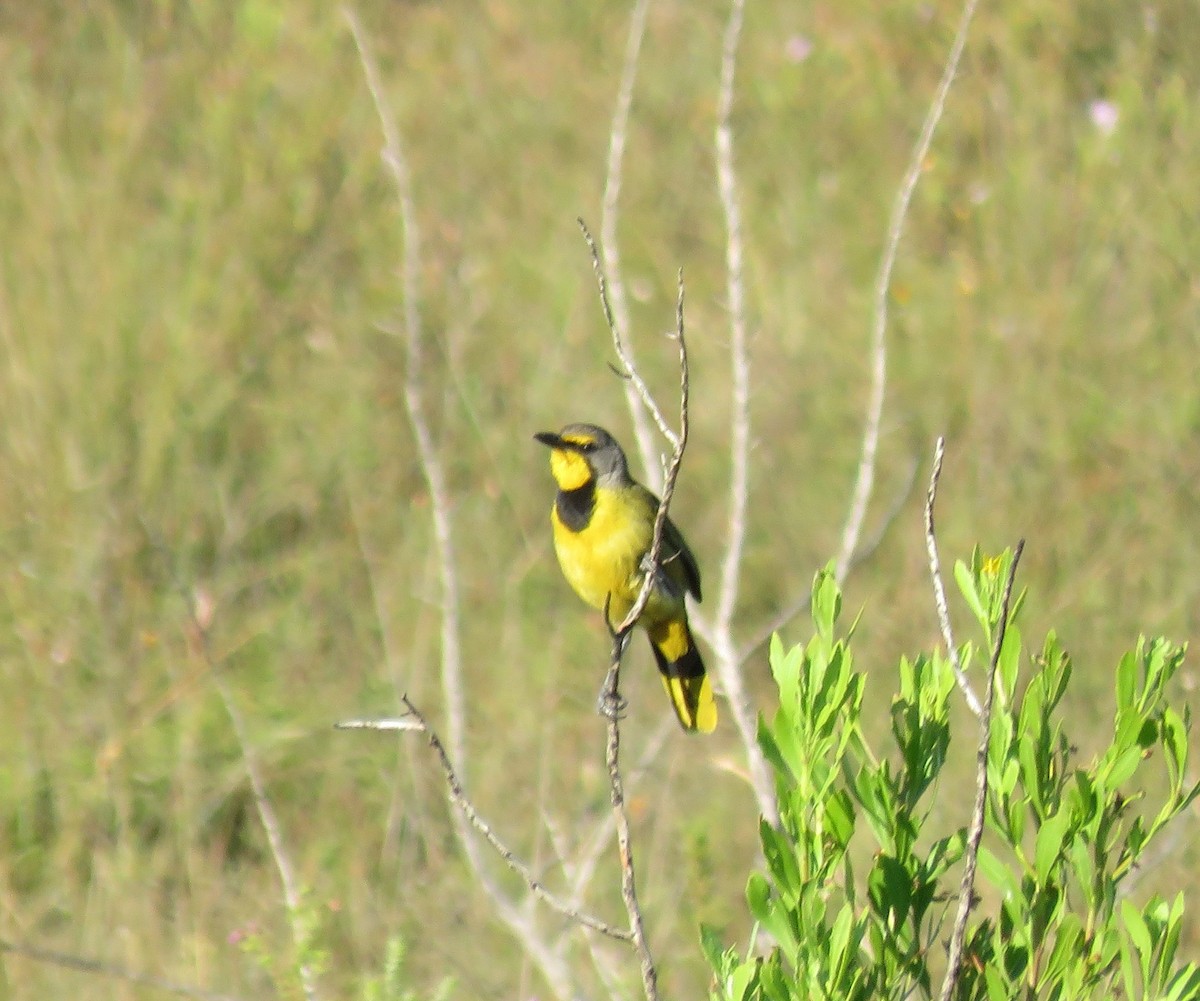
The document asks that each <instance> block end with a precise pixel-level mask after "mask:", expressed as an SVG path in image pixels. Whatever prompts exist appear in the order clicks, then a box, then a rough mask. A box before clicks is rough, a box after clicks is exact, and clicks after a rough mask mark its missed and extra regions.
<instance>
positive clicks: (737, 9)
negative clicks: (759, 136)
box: [696, 0, 779, 824]
mask: <svg viewBox="0 0 1200 1001" xmlns="http://www.w3.org/2000/svg"><path fill="white" fill-rule="evenodd" d="M745 9H746V4H745V0H731V3H730V7H729V19H728V21H727V22H726V26H725V34H724V38H723V41H722V45H721V72H720V81H719V83H718V89H717V121H716V131H715V136H714V147H715V157H716V169H717V193H718V195H719V196H720V201H721V209H722V212H723V214H724V217H725V274H726V295H727V297H728V308H729V327H730V338H729V367H730V401H729V402H730V407H729V412H730V418H729V516H728V522H727V528H726V539H725V554H724V557H723V558H722V560H721V574H720V580H719V583H718V587H717V600H716V609H715V612H714V614H713V616H712V618H711V619H708V618H707V617H705V616H703V615H702V614H697V616H696V628H697V631H698V632H700V633H701V635H703V636H704V637H705V639H707V640H708V642H709V643H710V644H711V645H712V648H713V651H714V653H715V654H716V664H715V670H716V674H717V676H718V677H719V678H720V681H721V688H722V689H723V690H724V694H725V700H726V702H727V704H728V706H729V715H730V717H731V718H732V720H733V724H734V727H735V728H736V729H737V732H738V737H739V738H740V739H741V742H742V747H743V748H744V750H745V753H746V760H747V764H748V771H749V774H750V785H751V788H752V789H753V790H754V796H755V799H756V801H757V802H758V808H759V810H760V811H761V812H762V814H763V816H764V817H766V818H767V820H768V821H769V822H770V823H772V824H774V823H776V822H777V821H778V819H779V813H778V806H777V804H776V802H775V782H774V780H773V779H772V778H771V770H770V768H769V767H768V766H767V762H766V758H765V757H764V756H763V753H762V749H761V748H760V747H759V746H758V735H757V717H756V713H755V709H754V705H753V703H752V702H751V699H750V694H749V692H748V691H747V689H746V684H745V678H744V677H743V675H742V662H741V660H740V659H739V657H738V644H737V640H736V639H735V637H734V633H733V620H734V614H735V612H736V611H737V600H738V583H739V579H740V575H741V572H742V557H743V553H744V549H745V541H746V512H747V508H748V505H749V496H750V353H749V344H748V340H749V338H748V333H747V326H748V324H747V320H746V287H745V275H744V270H743V262H744V258H745V251H744V245H743V241H742V215H741V207H740V205H739V202H738V191H737V172H736V169H735V165H734V143H733V126H732V124H731V118H732V115H733V98H734V78H735V74H736V71H737V52H738V42H739V40H740V39H741V33H742V24H743V21H744V18H745Z"/></svg>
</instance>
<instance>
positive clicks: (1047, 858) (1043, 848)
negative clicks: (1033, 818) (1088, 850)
mask: <svg viewBox="0 0 1200 1001" xmlns="http://www.w3.org/2000/svg"><path fill="white" fill-rule="evenodd" d="M1070 826H1071V814H1070V813H1069V812H1068V811H1066V810H1059V811H1058V812H1057V813H1054V814H1051V815H1050V816H1049V817H1048V818H1046V821H1045V823H1043V824H1042V826H1041V827H1040V828H1039V829H1038V832H1037V839H1036V840H1035V842H1034V849H1033V871H1034V873H1035V874H1036V876H1037V881H1038V883H1039V884H1041V885H1042V886H1046V885H1047V884H1048V883H1049V882H1050V870H1051V869H1052V868H1053V867H1054V865H1055V863H1057V862H1058V859H1059V857H1060V856H1061V854H1062V851H1063V840H1064V839H1065V838H1066V836H1067V831H1068V829H1069V828H1070Z"/></svg>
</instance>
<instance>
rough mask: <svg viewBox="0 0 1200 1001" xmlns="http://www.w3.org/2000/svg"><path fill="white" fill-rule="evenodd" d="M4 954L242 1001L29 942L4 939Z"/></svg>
mask: <svg viewBox="0 0 1200 1001" xmlns="http://www.w3.org/2000/svg"><path fill="white" fill-rule="evenodd" d="M0 952H7V953H9V954H11V955H13V956H24V957H25V958H26V959H32V960H34V961H35V962H38V963H49V964H50V965H51V966H60V967H62V968H63V969H66V970H78V971H79V972H80V973H94V974H96V975H98V976H101V977H110V978H112V979H113V980H124V981H125V982H126V983H129V984H136V985H138V986H139V987H150V988H152V989H154V990H157V991H163V992H165V993H167V994H176V995H178V996H179V997H185V998H195V999H196V1001H240V999H239V998H235V997H233V996H231V995H229V994H219V993H217V992H216V991H207V990H204V989H203V988H202V987H192V986H190V985H189V984H180V983H176V982H175V981H173V980H166V979H164V978H163V977H156V976H152V975H151V974H148V973H138V972H136V971H135V970H129V969H126V968H125V967H123V966H116V965H113V964H111V963H103V962H101V961H100V960H98V959H91V958H90V957H88V956H77V955H75V954H74V953H70V952H59V951H57V950H56V949H44V948H42V947H41V946H38V945H30V944H28V943H26V942H9V941H7V940H6V939H0Z"/></svg>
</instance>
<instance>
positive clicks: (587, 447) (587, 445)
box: [581, 441, 596, 452]
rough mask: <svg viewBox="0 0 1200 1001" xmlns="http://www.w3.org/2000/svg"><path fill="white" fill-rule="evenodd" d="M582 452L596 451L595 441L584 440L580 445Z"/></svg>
mask: <svg viewBox="0 0 1200 1001" xmlns="http://www.w3.org/2000/svg"><path fill="white" fill-rule="evenodd" d="M581 448H582V449H583V451H584V452H594V451H596V443H595V442H594V441H585V442H584V443H583V445H582V446H581Z"/></svg>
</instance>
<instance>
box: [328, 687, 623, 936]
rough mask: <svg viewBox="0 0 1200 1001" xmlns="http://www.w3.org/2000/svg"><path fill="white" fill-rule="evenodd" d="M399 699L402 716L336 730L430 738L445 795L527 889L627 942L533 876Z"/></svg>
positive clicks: (432, 734)
mask: <svg viewBox="0 0 1200 1001" xmlns="http://www.w3.org/2000/svg"><path fill="white" fill-rule="evenodd" d="M400 699H401V701H402V702H403V703H404V708H405V710H406V711H407V712H406V715H404V716H400V717H397V718H392V719H377V720H364V719H355V720H347V721H345V722H344V723H338V724H337V728H338V729H339V730H385V731H387V730H407V731H418V732H420V733H423V734H425V739H426V740H428V741H429V746H430V747H431V748H433V751H434V754H435V755H436V756H437V759H438V764H439V765H441V768H442V774H443V775H444V776H445V779H446V796H447V798H448V799H449V800H450V802H451V804H452V805H453V806H455V807H456V808H458V809H459V810H461V811H462V814H463V816H464V817H465V818H466V819H467V821H468V822H469V823H470V824H471V826H472V827H474V828H475V830H477V831H478V832H479V833H480V834H482V835H483V837H484V839H485V840H486V841H487V843H488V844H489V845H491V846H492V848H493V849H494V850H495V852H496V854H497V855H499V856H500V858H501V859H503V860H504V864H505V865H507V866H508V867H509V868H510V869H511V870H512V871H513V872H515V873H516V874H517V875H518V876H520V877H521V879H523V880H524V881H525V885H526V886H528V887H529V890H530V892H531V893H533V894H534V895H535V896H536V897H538V898H539V899H540V900H542V901H544V902H545V903H546V904H548V905H549V906H550V907H552V908H554V910H556V911H558V912H559V913H560V914H563V915H564V916H566V917H568V918H571V919H572V920H573V921H577V922H578V923H579V924H581V925H583V926H584V927H586V928H590V929H592V930H593V931H598V932H600V934H602V935H608V936H609V937H610V938H615V939H619V940H620V941H622V942H628V941H630V940H631V938H632V936H631V935H630V934H629V932H627V931H624V930H622V929H620V928H614V927H613V926H612V925H610V924H609V923H608V922H607V921H601V920H600V919H599V918H594V917H592V916H591V915H590V914H585V913H584V912H583V911H582V910H580V909H579V908H578V907H575V906H573V905H571V904H569V903H567V902H566V901H564V900H562V899H561V898H559V897H558V896H556V895H555V894H554V893H552V892H551V891H550V890H549V889H547V887H546V885H545V884H544V883H542V882H541V880H539V879H538V878H537V877H536V876H534V875H533V872H532V871H531V870H530V868H529V866H527V865H526V864H525V863H524V862H522V861H521V860H520V859H519V858H517V856H516V853H515V852H513V850H512V849H511V848H509V847H508V845H506V844H505V843H504V842H503V841H502V840H501V839H500V836H499V835H498V834H497V833H496V831H495V829H494V828H493V827H492V825H491V824H489V823H488V822H487V821H486V820H484V818H483V817H481V816H480V814H479V811H478V810H476V809H475V805H474V804H473V803H472V802H471V800H470V798H468V796H467V794H466V791H465V790H464V789H463V785H462V782H461V781H460V779H459V777H458V773H457V772H456V771H455V770H454V765H453V763H452V762H451V761H450V756H449V755H448V754H447V753H446V748H445V745H444V744H442V741H441V738H440V737H439V736H438V734H437V731H436V730H435V729H434V728H433V727H432V726H430V725H429V720H427V719H426V718H425V714H424V713H422V712H421V711H420V710H419V709H418V708H417V706H416V704H415V703H414V702H413V701H412V700H411V699H410V698H409V697H408V696H407V695H402V696H401V697H400Z"/></svg>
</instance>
